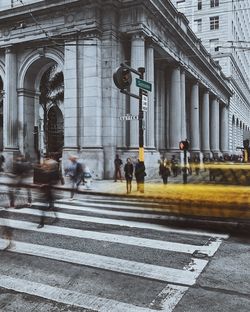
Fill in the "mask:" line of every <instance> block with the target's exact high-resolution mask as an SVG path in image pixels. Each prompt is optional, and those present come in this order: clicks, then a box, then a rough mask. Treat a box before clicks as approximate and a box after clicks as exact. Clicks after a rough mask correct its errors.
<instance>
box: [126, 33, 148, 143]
mask: <svg viewBox="0 0 250 312" xmlns="http://www.w3.org/2000/svg"><path fill="white" fill-rule="evenodd" d="M131 67H132V68H134V69H136V70H137V69H138V68H139V67H145V38H144V36H143V35H142V34H135V35H133V36H132V39H131ZM137 78H138V77H137ZM130 90H131V92H132V93H135V94H139V89H138V87H136V85H135V84H134V83H133V84H132V85H131V88H130ZM130 113H131V114H132V115H138V114H139V105H138V100H137V99H135V98H132V97H131V98H130ZM130 147H132V148H138V147H139V127H138V121H137V120H131V121H130Z"/></svg>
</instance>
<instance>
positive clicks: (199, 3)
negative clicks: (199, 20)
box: [198, 0, 202, 10]
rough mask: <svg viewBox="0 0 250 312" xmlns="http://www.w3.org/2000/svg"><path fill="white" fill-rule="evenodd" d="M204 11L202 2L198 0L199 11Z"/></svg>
mask: <svg viewBox="0 0 250 312" xmlns="http://www.w3.org/2000/svg"><path fill="white" fill-rule="evenodd" d="M201 9H202V0H198V10H201Z"/></svg>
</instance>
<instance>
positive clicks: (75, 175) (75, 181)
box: [65, 155, 83, 200]
mask: <svg viewBox="0 0 250 312" xmlns="http://www.w3.org/2000/svg"><path fill="white" fill-rule="evenodd" d="M77 160H78V157H77V156H74V155H71V156H70V157H69V161H70V164H69V166H68V168H66V169H65V174H66V176H68V177H69V178H70V181H71V194H70V199H71V200H73V197H74V194H75V192H76V191H77V190H78V187H79V185H80V183H81V181H82V176H83V168H82V165H81V164H80V162H78V161H77Z"/></svg>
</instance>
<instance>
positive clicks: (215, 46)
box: [209, 39, 220, 53]
mask: <svg viewBox="0 0 250 312" xmlns="http://www.w3.org/2000/svg"><path fill="white" fill-rule="evenodd" d="M209 47H210V52H211V53H213V52H218V51H219V49H220V48H219V39H210V40H209Z"/></svg>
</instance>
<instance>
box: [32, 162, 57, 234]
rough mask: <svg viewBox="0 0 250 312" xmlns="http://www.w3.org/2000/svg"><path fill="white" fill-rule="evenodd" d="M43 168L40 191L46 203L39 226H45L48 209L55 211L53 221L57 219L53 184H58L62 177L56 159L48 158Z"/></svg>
mask: <svg viewBox="0 0 250 312" xmlns="http://www.w3.org/2000/svg"><path fill="white" fill-rule="evenodd" d="M41 169H42V171H43V184H41V187H40V192H41V196H42V201H43V202H44V205H43V206H42V212H41V217H40V222H39V224H38V226H37V227H38V228H42V227H44V224H45V214H46V212H47V211H50V212H53V213H54V221H53V223H54V222H55V221H56V220H57V212H56V208H55V205H54V201H55V197H54V193H53V189H52V186H53V185H54V184H57V183H58V180H59V179H60V174H59V164H58V162H57V161H56V160H54V159H49V158H46V159H45V160H44V162H43V164H42V166H41Z"/></svg>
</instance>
